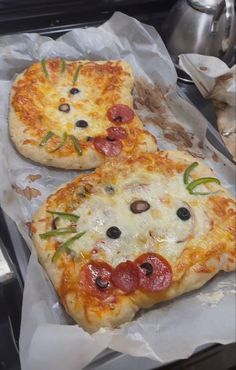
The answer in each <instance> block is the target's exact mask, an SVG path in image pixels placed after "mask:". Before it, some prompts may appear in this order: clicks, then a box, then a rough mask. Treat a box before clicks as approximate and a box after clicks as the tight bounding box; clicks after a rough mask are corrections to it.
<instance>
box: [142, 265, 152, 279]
mask: <svg viewBox="0 0 236 370" xmlns="http://www.w3.org/2000/svg"><path fill="white" fill-rule="evenodd" d="M140 267H141V269H143V270H145V275H146V276H148V275H151V274H152V273H153V267H152V265H151V263H149V262H144V263H142V264H141V265H140Z"/></svg>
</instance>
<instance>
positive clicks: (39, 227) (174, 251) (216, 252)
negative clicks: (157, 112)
mask: <svg viewBox="0 0 236 370" xmlns="http://www.w3.org/2000/svg"><path fill="white" fill-rule="evenodd" d="M193 162H196V159H195V158H193V157H192V156H191V155H189V154H187V153H184V152H178V151H169V152H165V151H164V152H157V153H153V154H148V153H146V154H143V155H141V156H140V157H138V158H136V159H135V158H133V159H131V158H130V159H128V160H126V161H115V162H112V161H111V162H110V163H106V164H105V165H103V166H102V167H101V168H99V169H97V170H96V171H95V172H94V173H92V174H86V175H82V176H80V177H77V178H76V179H74V180H73V181H72V182H70V183H68V184H66V185H64V186H62V187H61V188H59V189H58V190H57V191H56V192H55V193H54V194H52V195H51V196H49V197H48V199H47V201H46V202H45V203H44V204H43V206H42V207H41V208H39V210H38V211H37V213H36V214H35V216H34V222H33V226H32V230H33V242H34V245H35V247H36V250H37V253H38V256H39V260H40V262H41V263H42V265H43V266H44V268H45V269H46V270H47V272H48V274H49V277H50V279H51V280H52V282H53V284H54V286H55V288H56V290H57V292H58V294H59V297H60V299H61V301H62V303H63V304H64V306H65V308H66V310H67V311H68V313H69V314H70V315H71V316H72V317H73V318H74V319H75V321H77V322H78V323H79V324H80V325H81V326H82V327H83V328H85V329H86V330H88V331H91V332H92V331H95V330H97V329H99V328H100V327H117V326H118V325H120V324H121V323H124V322H126V321H129V320H131V319H132V318H133V317H134V316H135V314H136V312H137V311H138V310H139V309H140V308H142V307H150V306H152V305H153V304H155V303H158V302H160V301H164V300H168V299H171V298H173V297H176V296H178V295H180V294H183V293H185V292H188V291H191V290H194V289H197V288H199V287H201V286H202V285H204V284H205V283H206V282H207V281H208V280H209V279H211V278H212V277H213V276H214V275H215V274H217V273H218V271H220V270H224V271H232V270H233V269H235V261H236V251H235V215H236V212H235V200H234V199H233V197H232V196H231V194H230V193H229V192H228V191H227V190H225V189H224V188H223V187H222V186H221V185H219V184H217V183H213V182H210V183H208V184H206V185H204V188H203V189H201V191H203V190H204V191H206V190H207V191H208V192H210V194H209V195H192V194H190V193H189V192H188V190H187V189H186V185H185V184H184V182H183V174H184V171H185V170H186V168H187V167H188V166H189V165H190V164H191V163H193ZM197 162H198V163H199V164H198V166H197V167H196V168H195V169H194V171H193V172H192V174H191V177H192V180H194V179H198V178H201V177H213V176H214V174H213V172H212V170H211V169H210V168H208V167H207V166H206V165H205V164H204V163H203V162H201V161H200V160H197ZM144 181H145V183H144ZM148 181H149V182H150V183H151V182H152V186H155V184H156V188H155V189H156V190H155V191H156V195H155V193H154V195H153V193H151V195H150V198H148V199H150V203H151V209H150V212H149V213H147V214H146V216H145V215H144V216H142V217H149V218H143V219H142V220H143V221H142V220H141V222H142V223H141V225H142V227H141V228H140V225H139V229H140V230H138V233H136V231H135V234H133V239H132V241H131V243H132V244H131V245H132V246H133V247H132V248H131V245H130V244H129V238H128V239H125V242H126V241H127V245H126V254H127V256H126V259H129V260H135V259H136V258H137V257H138V256H139V255H140V254H142V253H143V252H147V251H148V252H154V253H157V254H159V255H161V256H163V257H164V258H165V259H166V260H167V261H168V262H169V264H170V265H171V268H172V273H173V278H172V283H171V285H170V286H169V287H168V288H167V289H166V290H164V291H162V292H158V293H151V292H144V291H143V290H140V289H137V290H136V291H135V292H133V293H130V294H125V293H124V292H122V291H120V290H119V289H115V291H114V292H113V294H112V295H111V296H110V297H109V299H106V300H100V299H97V298H96V297H92V296H89V295H88V294H85V293H84V292H82V291H81V290H80V285H79V279H80V271H81V268H82V267H83V266H84V265H85V264H86V263H87V262H88V261H91V260H93V258H94V257H93V252H92V249H93V247H94V245H96V242H97V240H96V237H94V236H93V238H94V243H91V245H89V246H88V245H86V246H85V244H84V245H83V243H85V242H83V238H81V241H80V242H81V243H82V244H81V245H82V252H81V250H80V253H79V254H77V255H76V256H75V257H71V255H69V254H67V253H62V255H61V256H60V258H59V259H58V260H57V261H56V262H52V257H53V255H54V253H55V251H56V250H57V248H58V246H59V245H60V241H59V240H58V239H57V238H50V239H47V240H42V239H41V238H40V236H39V234H41V233H44V232H46V231H48V230H50V229H51V223H52V215H51V214H49V213H47V211H48V210H52V209H53V210H59V211H63V212H72V213H76V214H79V215H80V220H79V224H78V227H79V230H80V231H83V230H86V231H87V234H89V233H90V231H91V232H92V229H96V227H97V226H96V225H97V224H96V223H95V221H94V223H92V224H90V226H89V227H88V225H89V224H88V222H89V221H87V219H86V214H85V213H86V212H85V211H86V210H89V209H90V208H86V207H89V204H90V205H92V207H94V205H93V204H100V203H96V202H98V200H99V199H100V197H101V199H102V202H101V207H102V204H103V203H106V199H107V198H108V197H109V201H108V206H107V208H105V213H106V210H107V209H111V208H112V207H113V208H114V209H115V208H116V207H119V204H117V203H116V200H115V199H116V198H115V196H114V197H113V199H112V197H111V195H107V196H106V195H104V187H105V186H107V185H112V186H113V187H114V188H115V189H116V191H117V199H118V200H119V201H120V202H121V201H122V199H124V198H127V199H128V203H127V207H128V204H129V199H132V196H134V198H135V199H136V196H137V194H145V195H146V197H148V191H147V186H148ZM137 184H138V185H139V188H137V189H138V190H135V189H136V188H135V187H136V186H137ZM161 184H165V186H161ZM145 187H146V188H145ZM140 188H141V190H140ZM130 189H131V190H130ZM145 189H146V190H145ZM128 191H130V193H129V195H128V196H127V194H126V192H128ZM140 191H141V192H140ZM142 191H143V193H142ZM135 192H136V193H135ZM130 194H131V195H130ZM132 194H133V195H132ZM129 197H131V198H129ZM94 199H97V200H96V202H95V203H93V201H94ZM155 202H157V204H158V207H159V208H158V207H155V206H154V203H155ZM181 202H182V203H181ZM176 204H177V205H178V204H188V207H190V208H191V209H192V213H193V215H194V220H193V222H194V224H193V225H192V226H191V233H190V234H189V235H188V237H186V238H185V240H184V239H183V240H176V241H174V242H173V241H171V240H170V241H166V240H165V238H163V240H160V235H161V234H160V233H159V234H158V232H159V231H160V228H161V226H160V225H161V222H162V219H164V220H166V221H165V222H166V224H167V225H168V227H169V228H173V230H176V235H177V230H178V228H180V230H179V234H180V235H182V234H183V233H184V232H185V231H184V230H185V229H183V232H182V231H181V227H182V226H181V225H182V224H181V221H179V220H177V219H176V220H175V221H174V224H173V219H172V221H171V220H169V218H167V219H165V218H164V217H166V215H165V214H164V215H162V212H163V210H164V213H166V212H167V213H168V212H170V215H172V213H173V212H172V209H173V210H174V213H175V207H176ZM85 205H87V206H86V207H85ZM164 206H165V207H167V208H162V207H164ZM109 207H110V208H109ZM90 212H92V211H91V209H90ZM122 212H123V213H122V217H124V218H125V217H126V216H125V212H126V210H125V209H124V207H123V208H122ZM95 214H96V215H97V217H99V215H103V213H102V211H101V210H100V209H99V208H97V209H95ZM150 215H151V216H150ZM89 217H90V216H88V220H90V218H89ZM91 217H92V214H91ZM101 217H102V216H101ZM110 217H112V216H110ZM129 217H131V218H129V220H130V219H131V222H132V223H131V224H129V222H128V221H127V226H123V227H126V229H125V230H123V231H124V233H126V235H129V233H130V234H131V233H132V230H131V229H133V228H134V227H135V223H136V222H138V221H137V220H138V218H137V215H132V214H131V216H129ZM168 217H169V216H168ZM171 217H172V216H171ZM155 218H156V221H155ZM104 219H105V218H104ZM83 220H84V221H83ZM85 220H86V221H85ZM95 220H96V219H95ZM102 220H103V219H101V221H102ZM153 220H154V222H156V223H155V225H156V227H155V228H154V229H153V228H152V230H149V227H150V228H151V225H152V226H153V224H152V223H153ZM146 221H147V222H146ZM96 222H98V221H96ZM109 222H110V224H113V222H118V221H117V220H114V221H113V220H111V221H110V220H109ZM110 224H109V225H110ZM146 224H147V226H146ZM123 225H126V224H125V223H124V224H123ZM183 225H184V226H183V227H186V223H185V224H183ZM145 228H146V229H145ZM105 229H106V227H105ZM105 229H104V230H105ZM141 229H142V230H141ZM146 231H149V232H148V233H147V232H146ZM163 232H164V233H165V232H166V233H167V231H163V230H162V233H163ZM153 233H154V234H156V235H157V237H159V239H158V238H157V239H156V240H155V242H153V235H152V234H153ZM179 234H178V235H179ZM91 235H92V234H91ZM94 235H95V234H94ZM171 235H172V234H171ZM173 235H174V234H173ZM164 236H165V237H166V236H167V234H166V235H164ZM104 238H105V235H104V236H103V239H104ZM100 239H101V236H99V240H100ZM166 239H168V238H167V237H166ZM84 240H85V239H84ZM86 240H88V239H86ZM86 243H88V242H87V241H86ZM138 243H139V244H140V243H141V244H140V247H139V249H137V248H136V247H135V246H136V245H137V244H138ZM85 247H86V248H85ZM134 247H135V248H134ZM83 248H84V250H83ZM112 253H113V254H114V253H115V250H113V251H112ZM99 258H100V260H102V261H105V262H106V263H112V264H113V267H115V265H116V261H115V260H114V259H109V258H111V257H109V255H108V254H106V253H104V251H103V254H101V255H100V257H99ZM124 258H125V257H124ZM124 260H125V259H124ZM111 261H112V262H111ZM114 261H115V262H114Z"/></svg>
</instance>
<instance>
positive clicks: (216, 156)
mask: <svg viewBox="0 0 236 370" xmlns="http://www.w3.org/2000/svg"><path fill="white" fill-rule="evenodd" d="M212 159H213V161H214V162H219V157H218V155H217V154H216V153H213V154H212Z"/></svg>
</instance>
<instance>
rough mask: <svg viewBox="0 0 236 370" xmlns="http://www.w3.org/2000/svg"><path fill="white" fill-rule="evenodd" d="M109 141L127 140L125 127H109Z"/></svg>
mask: <svg viewBox="0 0 236 370" xmlns="http://www.w3.org/2000/svg"><path fill="white" fill-rule="evenodd" d="M107 135H108V137H109V139H125V138H126V137H127V136H128V134H127V132H126V130H125V129H124V127H116V126H115V127H109V128H108V129H107Z"/></svg>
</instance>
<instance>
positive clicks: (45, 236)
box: [39, 227, 76, 239]
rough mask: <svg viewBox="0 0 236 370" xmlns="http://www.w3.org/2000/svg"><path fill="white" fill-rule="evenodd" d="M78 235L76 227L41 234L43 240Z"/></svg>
mask: <svg viewBox="0 0 236 370" xmlns="http://www.w3.org/2000/svg"><path fill="white" fill-rule="evenodd" d="M73 233H76V228H75V227H61V228H60V229H56V230H51V231H47V232H46V233H43V234H39V236H40V238H42V239H48V238H51V237H52V236H58V235H65V234H73Z"/></svg>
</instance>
